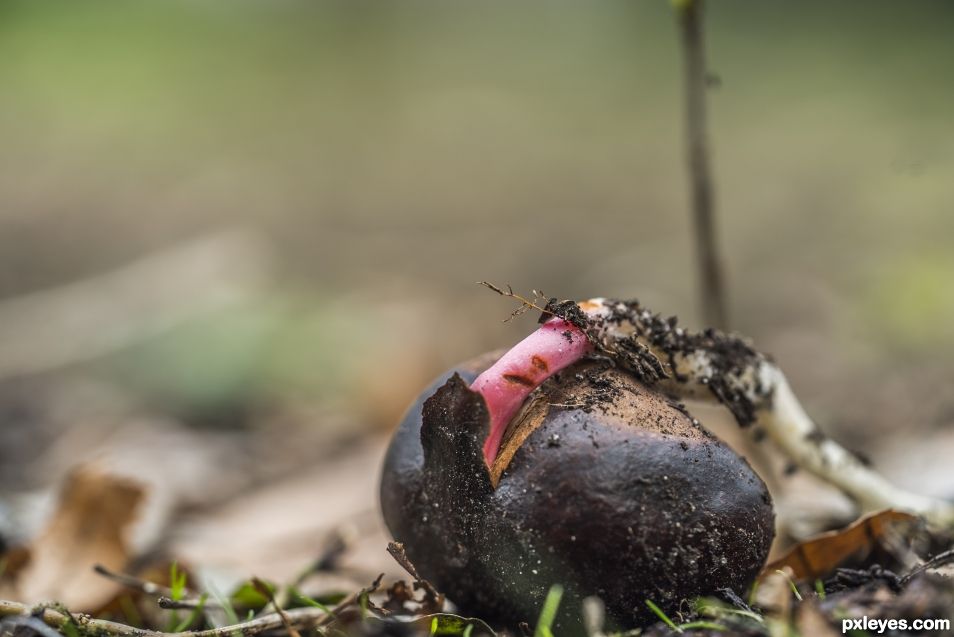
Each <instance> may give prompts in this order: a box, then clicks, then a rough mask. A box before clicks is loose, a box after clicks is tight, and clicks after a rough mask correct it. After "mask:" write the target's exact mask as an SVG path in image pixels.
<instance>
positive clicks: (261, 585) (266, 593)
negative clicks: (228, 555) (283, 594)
mask: <svg viewBox="0 0 954 637" xmlns="http://www.w3.org/2000/svg"><path fill="white" fill-rule="evenodd" d="M252 586H254V587H255V590H256V591H258V593H259V594H260V595H262V596H263V597H265V598H266V599H267V600H268V601H269V603H271V605H272V607H273V608H274V609H275V612H276V613H278V616H279V617H281V619H282V623H283V624H285V630H287V631H288V634H289V635H291V637H301V633H299V632H298V630H297V629H296V628H295V627H294V626H292V623H291V620H289V619H288V615H286V614H285V611H284V610H282V607H281V606H279V604H278V602H277V601H275V595H274V594H273V593H272V589H271V588H269V586H268V584H266V583H265V582H263V581H262V580H260V579H258V578H257V577H253V578H252Z"/></svg>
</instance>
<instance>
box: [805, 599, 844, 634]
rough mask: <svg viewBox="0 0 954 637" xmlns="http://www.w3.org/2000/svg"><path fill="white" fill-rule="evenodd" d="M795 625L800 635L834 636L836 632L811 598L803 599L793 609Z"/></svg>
mask: <svg viewBox="0 0 954 637" xmlns="http://www.w3.org/2000/svg"><path fill="white" fill-rule="evenodd" d="M795 627H796V628H798V633H799V634H800V635H811V636H812V637H836V636H837V635H839V634H840V633H838V632H837V631H836V630H835V629H834V628H832V625H831V624H830V623H829V621H828V619H827V618H826V617H825V615H824V614H823V613H822V612H821V611H820V610H819V609H818V605H817V604H816V603H815V602H814V601H813V600H805V601H804V602H803V603H801V604H799V605H798V609H797V610H796V611H795Z"/></svg>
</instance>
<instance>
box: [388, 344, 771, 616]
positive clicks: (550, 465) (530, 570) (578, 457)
mask: <svg viewBox="0 0 954 637" xmlns="http://www.w3.org/2000/svg"><path fill="white" fill-rule="evenodd" d="M490 362H492V359H491V360H487V359H483V360H477V361H475V362H473V363H471V364H467V365H464V366H461V367H460V368H459V369H458V370H455V373H453V374H448V375H447V376H445V377H443V378H441V379H439V380H438V381H437V382H436V383H435V384H434V385H432V387H430V388H429V389H428V390H426V391H425V392H424V394H423V395H422V397H421V398H420V399H418V401H417V402H416V403H415V404H414V405H413V406H412V407H411V409H410V410H409V411H408V413H407V416H406V417H405V418H404V421H403V422H402V423H401V425H400V427H399V428H398V430H397V431H396V433H395V435H394V439H393V440H392V443H391V446H390V448H389V450H388V454H387V457H386V459H385V463H384V470H383V475H382V483H381V502H382V508H383V511H384V519H385V521H386V523H387V525H388V527H389V529H390V530H391V533H392V534H393V536H394V537H395V539H396V540H398V541H401V542H403V543H404V545H405V548H406V551H407V554H408V557H409V558H410V559H411V560H412V561H413V562H414V564H415V565H416V566H417V568H418V570H419V571H420V573H421V574H422V576H424V577H425V578H427V579H430V580H431V581H432V582H433V583H434V584H435V585H436V586H437V588H438V589H440V590H442V591H443V592H445V593H446V594H447V595H448V597H449V598H450V599H451V600H452V601H454V602H455V603H456V604H458V606H460V607H461V609H462V610H463V611H464V612H468V613H473V614H476V615H479V616H481V617H482V618H485V619H488V620H491V621H497V622H500V623H502V624H506V625H509V626H514V625H516V624H517V623H518V622H521V621H526V622H529V623H531V624H532V623H533V622H535V620H536V617H537V614H538V613H539V609H540V607H541V605H542V603H543V600H544V598H545V596H546V593H547V591H548V589H549V588H550V586H551V585H552V584H556V583H558V584H562V585H563V586H564V588H565V590H566V593H565V595H564V602H563V604H562V605H561V610H560V613H559V614H558V617H557V622H556V624H555V629H556V630H555V631H554V632H555V633H556V634H560V635H568V634H577V633H579V632H580V631H581V626H580V623H579V622H580V618H581V616H582V614H581V611H580V602H581V600H582V599H583V598H585V597H587V596H590V595H596V596H598V597H600V598H601V599H602V600H603V601H604V603H605V604H606V609H607V616H608V618H609V620H610V622H611V623H612V624H613V625H615V626H616V627H618V628H627V627H633V626H638V625H643V624H646V623H647V622H651V621H654V620H655V619H656V618H655V616H653V615H652V614H651V613H650V612H649V611H648V609H647V607H646V604H645V600H647V599H649V600H651V601H652V602H654V603H655V604H657V605H659V606H660V607H662V608H663V609H664V610H666V611H667V612H675V611H677V610H678V609H679V606H680V603H681V602H682V600H684V599H690V598H692V597H694V596H698V595H705V594H712V593H715V592H716V591H718V590H719V589H720V588H731V589H733V590H735V591H741V590H742V589H743V588H744V587H745V586H747V585H748V584H749V583H750V582H751V581H752V579H753V578H754V577H755V575H756V574H757V573H758V571H759V570H760V569H761V567H762V565H763V564H764V562H765V559H766V557H767V555H768V551H769V547H770V545H771V542H772V538H773V535H774V512H773V508H772V501H771V498H770V496H769V494H768V491H767V489H766V487H765V484H764V483H763V482H762V480H761V479H760V478H759V477H758V476H757V475H756V474H755V472H754V471H753V470H752V469H751V467H749V465H748V463H747V462H746V461H745V460H744V459H742V458H741V457H739V456H738V455H737V454H736V453H735V452H733V451H732V450H731V449H729V448H728V447H727V446H726V445H725V444H723V443H722V442H721V441H719V440H717V439H716V438H714V437H713V436H712V435H711V434H710V433H709V432H708V431H706V430H705V429H704V428H702V427H701V426H700V425H699V424H698V423H697V422H695V421H694V420H693V419H692V418H691V417H690V416H689V415H688V414H687V413H686V412H685V411H684V410H683V409H682V408H681V407H680V406H679V405H677V404H676V403H674V402H672V401H670V400H669V399H667V398H666V397H665V396H664V395H662V394H660V393H659V392H658V391H656V390H654V389H651V388H649V387H647V386H645V385H643V384H642V383H640V382H639V381H638V380H636V379H635V378H634V377H633V376H632V375H630V374H628V373H626V372H623V371H619V370H617V369H615V368H614V367H612V366H611V365H609V364H608V363H607V362H605V361H582V362H580V363H577V364H575V365H573V366H571V367H570V368H568V369H567V370H564V371H563V372H562V373H560V374H558V375H557V376H554V377H553V378H551V379H550V380H548V381H547V382H546V383H544V385H543V386H541V387H540V388H538V390H537V391H536V392H535V393H534V395H533V396H532V397H531V404H530V405H529V407H528V408H527V409H525V410H524V412H523V414H521V415H520V416H518V418H517V419H515V422H516V421H522V422H520V423H517V427H516V429H517V430H521V429H522V433H521V432H520V431H516V432H515V433H514V432H512V433H513V435H514V436H520V437H523V436H525V439H523V440H522V442H521V441H517V442H513V441H511V445H510V446H511V451H512V452H513V453H512V458H511V459H510V462H509V464H508V465H507V466H506V469H504V470H503V472H502V474H501V475H499V481H498V482H497V483H496V485H495V484H494V480H493V479H492V478H491V473H490V471H489V470H488V468H487V466H486V465H485V463H484V460H483V455H482V453H481V446H482V443H483V441H484V439H485V438H486V435H487V427H488V424H487V412H486V405H485V404H484V402H483V398H482V397H481V396H480V395H479V394H477V393H475V392H472V391H470V389H469V388H468V385H469V383H470V382H472V381H473V379H474V377H475V376H476V375H477V373H479V371H481V370H482V369H483V368H484V367H486V366H487V365H489V364H490ZM445 381H446V382H445ZM529 420H533V421H534V422H530V423H528V422H527V421H529ZM521 425H522V427H521ZM511 429H514V427H513V426H512V427H511ZM505 446H506V443H505Z"/></svg>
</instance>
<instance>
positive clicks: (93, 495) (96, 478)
mask: <svg viewBox="0 0 954 637" xmlns="http://www.w3.org/2000/svg"><path fill="white" fill-rule="evenodd" d="M143 495H144V491H143V489H142V487H140V486H139V485H137V484H135V483H133V482H131V481H129V480H126V479H122V478H118V477H116V476H114V475H111V474H108V473H104V472H102V471H101V470H98V469H95V468H93V467H89V466H87V467H82V468H78V469H75V470H74V471H73V472H72V473H70V475H69V476H68V477H67V480H66V483H65V485H64V488H63V491H62V493H61V494H60V499H59V502H58V504H57V508H56V512H55V513H54V514H53V517H52V519H51V520H50V522H49V524H48V525H47V527H46V529H45V530H44V531H43V532H42V533H41V534H40V536H39V537H38V538H37V539H36V540H35V541H34V542H33V543H32V545H30V546H29V547H28V550H29V553H30V561H29V564H27V565H26V566H25V567H24V568H23V570H22V571H21V572H20V573H19V577H17V581H16V584H15V590H16V594H17V597H18V598H20V599H21V600H23V601H25V602H28V603H36V602H42V601H50V600H56V601H59V602H62V603H63V604H65V605H66V606H67V607H69V608H70V609H71V610H75V611H95V610H96V609H98V608H99V607H100V606H102V605H103V604H105V603H107V602H109V600H110V599H111V598H112V597H113V596H114V594H115V593H116V591H117V590H118V588H119V586H118V585H117V584H116V583H114V582H111V581H109V580H107V579H105V578H103V577H100V576H98V575H96V574H95V573H94V572H93V566H94V565H95V564H102V565H103V566H105V567H106V568H108V569H110V570H117V571H118V570H122V569H123V568H124V567H125V566H126V563H127V562H128V560H129V554H128V550H127V544H126V538H125V536H126V531H127V529H128V527H129V525H130V523H131V522H132V521H133V520H134V518H135V516H136V511H137V509H138V507H139V504H140V503H141V501H142V499H143Z"/></svg>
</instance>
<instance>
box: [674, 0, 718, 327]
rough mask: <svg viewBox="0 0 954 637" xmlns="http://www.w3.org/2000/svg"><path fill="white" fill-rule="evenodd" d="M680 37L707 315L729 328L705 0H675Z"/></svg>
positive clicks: (694, 210) (694, 211)
mask: <svg viewBox="0 0 954 637" xmlns="http://www.w3.org/2000/svg"><path fill="white" fill-rule="evenodd" d="M673 5H674V6H675V8H676V14H677V17H678V20H679V27H680V36H681V40H682V51H683V68H684V72H685V75H684V77H685V84H686V88H685V90H686V138H687V142H688V159H689V180H690V185H691V192H692V215H693V225H694V226H695V236H696V253H697V259H698V267H699V286H700V288H701V289H700V292H701V299H702V312H703V318H704V320H705V322H706V324H707V325H709V326H711V327H719V328H723V329H724V328H726V327H727V317H726V307H725V288H724V281H723V276H722V263H721V261H720V259H719V253H718V248H717V247H716V237H715V219H714V216H715V202H714V200H713V193H712V190H713V189H712V171H711V167H710V163H709V142H708V131H707V126H706V82H707V71H706V52H705V42H704V40H703V28H702V11H703V0H673Z"/></svg>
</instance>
